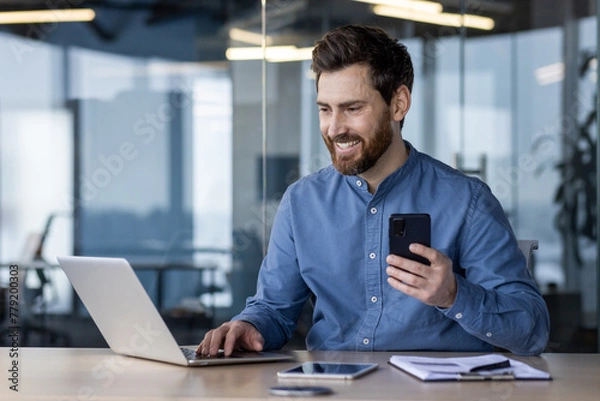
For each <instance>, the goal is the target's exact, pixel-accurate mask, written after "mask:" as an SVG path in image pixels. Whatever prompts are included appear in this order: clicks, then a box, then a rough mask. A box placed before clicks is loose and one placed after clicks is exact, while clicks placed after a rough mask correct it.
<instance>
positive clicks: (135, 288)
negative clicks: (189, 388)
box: [58, 256, 293, 366]
mask: <svg viewBox="0 0 600 401" xmlns="http://www.w3.org/2000/svg"><path fill="white" fill-rule="evenodd" d="M58 263H59V264H60V266H61V267H62V269H63V270H64V272H65V273H66V275H67V277H68V278H69V281H71V284H72V286H73V288H74V289H75V291H76V292H77V295H79V298H80V299H81V301H82V302H83V304H84V305H85V307H86V308H87V310H88V312H89V313H90V315H91V317H92V319H93V320H94V323H96V326H98V329H99V330H100V332H101V333H102V336H103V337H104V339H105V340H106V342H107V343H108V345H109V347H110V348H111V349H112V350H113V351H114V352H116V353H117V354H121V355H127V356H133V357H138V358H145V359H151V360H155V361H161V362H168V363H172V364H176V365H185V366H211V365H225V364H238V363H253V362H270V361H283V360H291V359H293V357H292V356H291V355H289V354H285V353H277V352H236V353H234V354H233V355H232V356H230V357H226V358H225V357H212V358H207V357H200V356H196V353H195V350H194V349H192V348H191V347H180V346H179V345H178V344H177V342H176V341H175V338H174V337H173V334H172V333H171V332H170V331H169V329H168V327H167V325H166V324H165V322H164V320H163V319H162V317H161V316H160V313H159V312H158V310H157V309H156V307H155V306H154V304H153V303H152V300H151V299H150V297H149V296H148V293H147V292H146V290H145V289H144V287H143V286H142V284H141V283H140V281H139V279H138V278H137V276H136V274H135V272H134V271H133V269H132V267H131V265H130V264H129V262H127V260H125V259H122V258H99V257H84V256H64V257H59V258H58Z"/></svg>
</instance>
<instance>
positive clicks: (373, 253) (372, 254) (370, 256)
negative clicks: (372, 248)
mask: <svg viewBox="0 0 600 401" xmlns="http://www.w3.org/2000/svg"><path fill="white" fill-rule="evenodd" d="M376 257H377V255H376V254H375V252H371V253H370V254H369V258H370V259H375V258H376Z"/></svg>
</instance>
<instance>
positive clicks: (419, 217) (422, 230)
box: [389, 214, 431, 265]
mask: <svg viewBox="0 0 600 401" xmlns="http://www.w3.org/2000/svg"><path fill="white" fill-rule="evenodd" d="M389 231H390V233H389V237H390V253H392V254H394V255H398V256H402V257H403V258H407V259H411V260H414V261H417V262H419V263H423V264H425V265H429V264H430V263H429V261H428V260H427V259H425V258H424V257H422V256H419V255H415V254H414V253H412V252H411V251H409V250H408V246H409V245H410V244H412V243H418V244H422V245H426V246H431V219H430V217H429V215H428V214H392V215H391V216H390V230H389Z"/></svg>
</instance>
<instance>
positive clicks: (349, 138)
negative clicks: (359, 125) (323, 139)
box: [331, 134, 362, 143]
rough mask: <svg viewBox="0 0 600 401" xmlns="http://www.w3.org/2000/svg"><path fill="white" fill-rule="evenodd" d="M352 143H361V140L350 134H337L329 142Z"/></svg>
mask: <svg viewBox="0 0 600 401" xmlns="http://www.w3.org/2000/svg"><path fill="white" fill-rule="evenodd" d="M353 141H362V138H361V137H359V136H358V135H352V134H339V135H336V136H334V137H333V138H331V142H334V143H340V142H342V143H343V142H353Z"/></svg>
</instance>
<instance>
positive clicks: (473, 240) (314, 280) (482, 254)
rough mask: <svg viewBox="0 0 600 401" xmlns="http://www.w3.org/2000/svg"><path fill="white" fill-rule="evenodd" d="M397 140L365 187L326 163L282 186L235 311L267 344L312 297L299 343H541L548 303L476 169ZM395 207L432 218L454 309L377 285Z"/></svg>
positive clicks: (517, 347) (285, 332)
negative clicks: (385, 172) (385, 165)
mask: <svg viewBox="0 0 600 401" xmlns="http://www.w3.org/2000/svg"><path fill="white" fill-rule="evenodd" d="M405 143H406V146H407V148H408V150H409V151H410V153H409V156H408V160H407V161H406V163H405V164H404V165H403V166H402V167H400V168H399V169H398V170H397V171H395V172H394V173H393V174H391V175H390V176H388V177H387V178H386V179H384V180H383V181H382V182H381V184H380V185H379V187H378V188H377V190H376V191H375V193H374V194H371V193H370V192H369V190H368V188H367V182H366V181H365V180H363V179H362V178H360V177H358V176H344V175H341V174H340V173H338V172H337V171H336V170H335V169H334V168H333V167H332V166H329V167H327V168H324V169H323V170H321V171H319V172H317V173H314V174H312V175H309V176H307V177H304V178H302V179H300V180H299V181H298V182H296V183H294V184H293V185H291V186H290V187H289V188H288V190H287V191H286V193H285V194H284V196H283V198H282V200H281V204H280V206H279V209H278V211H277V214H276V217H275V221H274V224H273V228H272V232H271V238H270V242H269V249H268V253H267V255H266V257H265V259H264V260H263V263H262V266H261V269H260V273H259V278H258V286H257V293H256V295H255V296H253V297H251V298H248V300H247V305H246V308H245V309H244V311H243V312H242V313H241V314H240V315H238V316H236V317H235V318H234V320H237V319H239V320H245V321H248V322H250V323H252V324H253V325H254V326H255V327H256V328H257V329H258V330H259V331H260V333H261V334H262V335H263V337H264V339H265V345H264V346H265V349H277V348H280V347H282V346H283V345H285V343H286V342H287V341H288V340H289V339H290V337H291V335H292V333H293V331H294V330H295V328H296V322H297V319H298V316H299V313H300V311H301V309H302V307H303V305H304V303H305V301H306V300H307V299H308V298H309V297H310V296H311V295H314V297H313V300H314V313H313V326H312V328H311V329H310V331H309V333H308V335H307V338H306V344H307V348H308V349H309V350H321V349H323V350H324V349H328V350H356V351H384V350H398V351H400V350H443V351H483V352H487V351H491V350H492V349H493V347H492V346H493V345H494V346H498V347H501V348H505V349H508V350H510V351H512V352H515V353H519V354H538V353H540V352H542V351H543V350H544V348H545V346H546V343H547V340H548V330H549V317H548V311H547V308H546V304H545V302H544V301H543V299H542V297H541V295H540V293H539V291H538V289H537V287H536V284H535V282H534V281H533V279H532V277H531V275H530V274H529V272H528V271H527V270H526V267H525V259H524V256H523V254H522V253H521V252H520V250H519V248H518V245H517V241H516V239H515V236H514V234H513V232H512V229H511V227H510V224H509V222H508V220H507V219H506V216H505V214H504V211H503V210H502V207H501V206H500V204H499V202H498V201H497V199H496V198H495V197H494V196H493V195H492V193H491V191H490V189H489V188H488V186H487V185H485V184H484V183H483V182H482V181H480V180H479V179H476V178H473V177H468V176H465V175H464V174H462V173H460V172H458V171H457V170H455V169H452V168H451V167H449V166H447V165H445V164H443V163H441V162H440V161H437V160H435V159H433V158H431V157H429V156H427V155H425V154H422V153H419V152H418V151H417V150H416V149H414V148H413V147H412V146H411V145H410V144H409V143H408V142H405ZM393 213H427V214H429V215H430V216H431V246H432V247H433V248H436V249H438V250H439V251H441V252H443V253H444V254H446V255H447V256H448V257H449V258H450V259H451V260H452V263H453V270H454V273H455V276H456V280H457V295H456V300H455V302H454V304H453V305H452V307H450V308H448V309H441V308H437V307H434V306H429V305H426V304H424V303H422V302H421V301H419V300H417V299H415V298H412V297H410V296H407V295H405V294H403V293H402V292H400V291H398V290H396V289H394V288H392V287H391V286H390V285H389V284H388V283H387V275H386V273H385V269H386V267H387V263H386V262H385V258H386V256H387V255H388V253H389V243H388V219H389V216H390V215H391V214H393Z"/></svg>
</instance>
